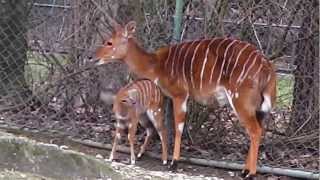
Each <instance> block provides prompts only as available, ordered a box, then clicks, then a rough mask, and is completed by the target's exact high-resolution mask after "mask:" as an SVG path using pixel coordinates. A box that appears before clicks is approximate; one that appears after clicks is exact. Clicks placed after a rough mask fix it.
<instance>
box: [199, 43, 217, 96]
mask: <svg viewBox="0 0 320 180" xmlns="http://www.w3.org/2000/svg"><path fill="white" fill-rule="evenodd" d="M215 40H217V38H214V39H212V40H211V41H210V43H209V44H208V47H207V50H206V55H205V58H204V60H203V61H204V62H203V64H202V69H201V74H200V91H201V89H202V81H203V74H204V69H205V67H206V65H207V60H208V54H209V51H210V46H211V44H212V43H213V42H214V41H215Z"/></svg>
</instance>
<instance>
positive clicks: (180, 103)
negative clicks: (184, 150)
mask: <svg viewBox="0 0 320 180" xmlns="http://www.w3.org/2000/svg"><path fill="white" fill-rule="evenodd" d="M172 100H173V110H174V127H175V138H174V150H173V159H172V161H171V164H170V165H169V170H173V171H175V170H177V167H178V162H177V161H178V160H179V159H180V146H181V136H182V132H183V128H184V123H185V115H186V111H187V100H188V95H183V96H177V97H174V98H172Z"/></svg>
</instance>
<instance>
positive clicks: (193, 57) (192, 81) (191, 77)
mask: <svg viewBox="0 0 320 180" xmlns="http://www.w3.org/2000/svg"><path fill="white" fill-rule="evenodd" d="M203 42H205V41H200V42H199V44H198V45H197V46H196V49H195V50H194V52H193V56H192V59H191V68H190V79H191V85H192V88H193V89H195V86H194V80H193V79H194V76H193V72H192V71H193V61H194V59H195V57H196V54H197V51H198V49H199V47H200V45H201V44H202V43H203Z"/></svg>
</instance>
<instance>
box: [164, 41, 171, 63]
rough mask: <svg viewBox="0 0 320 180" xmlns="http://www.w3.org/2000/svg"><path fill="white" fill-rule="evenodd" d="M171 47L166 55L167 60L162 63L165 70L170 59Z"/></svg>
mask: <svg viewBox="0 0 320 180" xmlns="http://www.w3.org/2000/svg"><path fill="white" fill-rule="evenodd" d="M171 51H172V50H171V46H169V53H168V57H167V59H166V61H165V63H164V67H165V68H167V66H168V61H169V59H170V55H171Z"/></svg>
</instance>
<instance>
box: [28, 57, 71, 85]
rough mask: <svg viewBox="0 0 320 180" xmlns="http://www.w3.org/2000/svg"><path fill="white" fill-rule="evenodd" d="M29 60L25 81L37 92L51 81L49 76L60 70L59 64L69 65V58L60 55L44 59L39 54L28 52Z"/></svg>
mask: <svg viewBox="0 0 320 180" xmlns="http://www.w3.org/2000/svg"><path fill="white" fill-rule="evenodd" d="M52 56H54V57H52ZM27 58H28V61H27V63H26V66H25V79H26V81H27V84H28V85H29V87H30V88H32V91H37V89H38V88H39V87H40V86H41V85H43V84H44V83H46V82H47V81H50V78H49V76H50V75H53V74H54V73H55V72H56V71H57V70H58V64H60V65H62V66H63V65H65V64H67V58H66V57H65V56H63V55H60V54H53V55H51V56H50V55H47V57H44V56H43V55H41V54H39V53H37V52H28V53H27Z"/></svg>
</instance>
